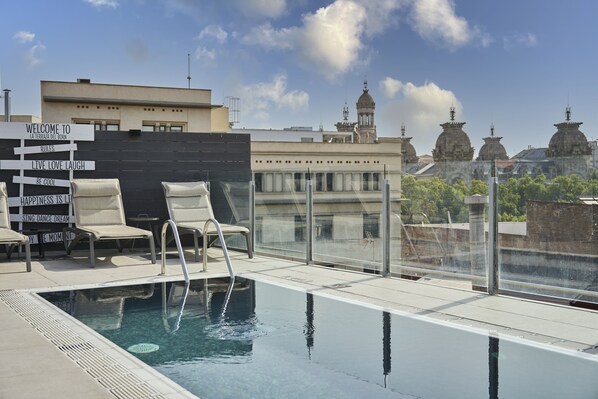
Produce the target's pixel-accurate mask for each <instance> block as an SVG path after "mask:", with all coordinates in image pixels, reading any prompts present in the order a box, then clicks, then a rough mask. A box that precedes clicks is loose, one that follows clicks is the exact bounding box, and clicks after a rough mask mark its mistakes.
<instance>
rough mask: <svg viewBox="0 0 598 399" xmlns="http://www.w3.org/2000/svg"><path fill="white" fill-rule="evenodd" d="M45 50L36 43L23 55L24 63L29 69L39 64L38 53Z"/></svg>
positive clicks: (41, 45)
mask: <svg viewBox="0 0 598 399" xmlns="http://www.w3.org/2000/svg"><path fill="white" fill-rule="evenodd" d="M45 49H46V46H44V45H43V44H42V43H38V44H36V45H34V46H33V47H31V48H30V49H29V50H28V51H27V53H25V63H26V64H27V66H28V67H29V68H33V67H35V66H37V65H38V64H39V63H40V53H41V52H42V51H44V50H45Z"/></svg>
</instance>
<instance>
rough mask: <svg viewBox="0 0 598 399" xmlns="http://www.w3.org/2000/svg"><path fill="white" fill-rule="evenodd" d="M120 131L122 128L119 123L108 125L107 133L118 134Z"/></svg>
mask: <svg viewBox="0 0 598 399" xmlns="http://www.w3.org/2000/svg"><path fill="white" fill-rule="evenodd" d="M119 130H120V126H119V124H118V123H106V131H108V132H118V131H119Z"/></svg>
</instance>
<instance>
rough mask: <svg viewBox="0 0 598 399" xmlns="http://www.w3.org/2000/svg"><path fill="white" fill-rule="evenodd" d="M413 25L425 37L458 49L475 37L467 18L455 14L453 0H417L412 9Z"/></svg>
mask: <svg viewBox="0 0 598 399" xmlns="http://www.w3.org/2000/svg"><path fill="white" fill-rule="evenodd" d="M411 25H412V26H413V29H415V31H416V32H417V33H418V34H419V35H420V36H421V37H423V38H424V39H426V40H429V41H434V42H439V43H440V44H442V45H444V46H446V47H448V48H450V49H457V48H459V47H462V46H464V45H466V44H468V43H470V42H471V41H472V40H473V38H474V37H475V31H473V30H472V29H471V28H470V26H469V23H468V22H467V20H466V19H465V18H463V17H460V16H457V15H456V14H455V4H454V3H453V2H452V1H451V0H415V2H414V3H413V6H412V9H411Z"/></svg>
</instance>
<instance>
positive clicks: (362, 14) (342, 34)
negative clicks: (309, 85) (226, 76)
mask: <svg viewBox="0 0 598 399" xmlns="http://www.w3.org/2000/svg"><path fill="white" fill-rule="evenodd" d="M366 17H367V14H366V10H365V8H364V7H363V6H361V5H360V4H358V3H356V2H354V1H349V0H336V1H335V2H334V3H332V4H330V5H328V6H327V7H322V8H320V9H318V10H317V11H316V12H315V13H312V14H306V15H304V16H303V25H302V26H298V27H290V28H283V29H275V28H274V27H272V25H271V24H270V23H266V24H263V25H260V26H259V27H256V28H254V29H253V30H251V32H249V33H248V34H247V35H246V36H244V37H243V38H242V40H241V42H242V43H244V44H247V45H256V46H261V47H263V48H265V49H267V50H288V51H292V52H294V53H295V54H296V55H297V57H298V59H299V60H300V61H301V62H302V63H304V65H305V66H306V67H309V68H315V70H316V71H317V72H319V73H321V74H323V75H324V76H326V77H327V78H328V79H331V80H332V79H334V78H336V77H337V76H338V75H339V74H342V73H344V72H347V71H348V70H350V69H351V68H352V67H353V66H354V65H355V64H357V63H359V62H360V52H361V51H362V50H363V47H364V46H363V42H362V40H363V35H364V31H365V21H366Z"/></svg>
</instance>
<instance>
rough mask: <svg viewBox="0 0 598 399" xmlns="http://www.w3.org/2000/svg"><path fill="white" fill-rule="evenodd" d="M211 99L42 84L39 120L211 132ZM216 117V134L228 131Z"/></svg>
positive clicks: (187, 93)
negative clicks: (181, 128) (40, 117)
mask: <svg viewBox="0 0 598 399" xmlns="http://www.w3.org/2000/svg"><path fill="white" fill-rule="evenodd" d="M211 96H212V94H211V91H210V90H206V89H182V88H166V87H149V86H129V85H111V84H96V83H78V82H52V81H42V82H41V98H42V121H43V122H61V123H77V122H91V121H93V122H106V123H118V124H119V130H129V129H141V127H142V125H144V124H153V125H156V124H159V125H163V126H167V125H169V124H172V125H179V126H183V131H186V132H211V131H212V110H213V109H218V108H215V107H217V106H213V105H212V104H211ZM218 118H219V119H218V121H217V122H216V123H215V126H216V127H218V128H219V130H218V131H219V132H226V131H228V129H226V130H224V129H220V128H221V125H222V122H221V119H222V118H223V117H222V116H221V115H220V114H218ZM227 121H228V115H227Z"/></svg>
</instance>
